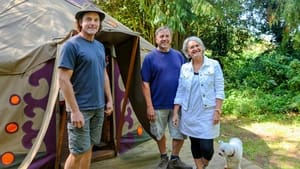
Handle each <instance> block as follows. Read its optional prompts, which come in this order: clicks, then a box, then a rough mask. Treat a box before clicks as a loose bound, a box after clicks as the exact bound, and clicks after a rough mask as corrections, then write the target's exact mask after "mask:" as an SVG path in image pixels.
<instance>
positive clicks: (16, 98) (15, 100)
mask: <svg viewBox="0 0 300 169" xmlns="http://www.w3.org/2000/svg"><path fill="white" fill-rule="evenodd" d="M9 102H10V104H12V105H17V104H19V103H20V102H21V98H20V96H18V95H16V94H14V95H11V96H10V98H9Z"/></svg>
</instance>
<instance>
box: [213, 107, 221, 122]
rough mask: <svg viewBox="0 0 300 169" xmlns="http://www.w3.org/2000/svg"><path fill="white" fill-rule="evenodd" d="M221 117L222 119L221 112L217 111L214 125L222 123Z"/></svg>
mask: <svg viewBox="0 0 300 169" xmlns="http://www.w3.org/2000/svg"><path fill="white" fill-rule="evenodd" d="M220 117H221V110H220V109H215V112H214V125H216V124H218V123H219V122H220Z"/></svg>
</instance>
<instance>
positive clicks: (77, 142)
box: [68, 108, 104, 154]
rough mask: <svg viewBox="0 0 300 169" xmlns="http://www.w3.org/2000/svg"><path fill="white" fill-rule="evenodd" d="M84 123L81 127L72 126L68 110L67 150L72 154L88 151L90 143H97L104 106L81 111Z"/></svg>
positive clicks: (99, 136) (98, 141) (100, 132)
mask: <svg viewBox="0 0 300 169" xmlns="http://www.w3.org/2000/svg"><path fill="white" fill-rule="evenodd" d="M81 112H82V114H83V117H84V121H85V124H84V126H83V128H77V127H74V126H73V125H72V123H71V120H70V112H68V135H69V136H68V137H69V150H70V152H71V153H72V154H81V153H84V152H86V151H88V150H89V149H90V148H91V146H92V145H95V144H99V143H100V139H101V134H102V126H103V121H104V108H102V109H96V110H85V111H81Z"/></svg>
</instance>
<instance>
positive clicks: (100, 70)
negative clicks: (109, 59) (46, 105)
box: [59, 35, 106, 110]
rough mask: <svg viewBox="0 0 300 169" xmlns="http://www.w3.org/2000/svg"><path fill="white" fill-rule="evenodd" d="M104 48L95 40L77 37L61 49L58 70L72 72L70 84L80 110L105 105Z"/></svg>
mask: <svg viewBox="0 0 300 169" xmlns="http://www.w3.org/2000/svg"><path fill="white" fill-rule="evenodd" d="M104 51H105V50H104V46H103V45H102V43H100V42H99V41H97V40H93V41H88V40H86V39H84V38H82V37H81V36H79V35H76V36H74V37H72V38H71V39H69V40H68V41H67V42H65V44H64V45H63V47H62V50H61V58H60V59H61V60H60V63H59V67H60V68H66V69H71V70H73V75H72V77H71V83H72V85H73V90H74V94H75V98H76V101H77V104H78V106H79V108H80V110H91V109H98V108H103V107H104V105H105V94H104V70H105V67H106V64H105V53H104Z"/></svg>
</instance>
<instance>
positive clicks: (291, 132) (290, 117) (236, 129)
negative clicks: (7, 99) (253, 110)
mask: <svg viewBox="0 0 300 169" xmlns="http://www.w3.org/2000/svg"><path fill="white" fill-rule="evenodd" d="M257 119H260V120H257ZM299 119H300V115H299V114H283V115H276V116H271V115H270V116H264V117H263V118H257V117H254V116H253V114H252V117H250V116H237V115H223V117H222V121H221V136H220V138H219V139H220V140H225V141H227V140H229V138H231V137H239V138H240V139H241V140H242V141H243V147H244V157H245V158H246V159H248V160H250V161H253V162H254V163H256V164H257V165H259V166H260V167H262V168H263V169H298V168H300V163H299V156H300V152H299V150H300V120H299Z"/></svg>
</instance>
